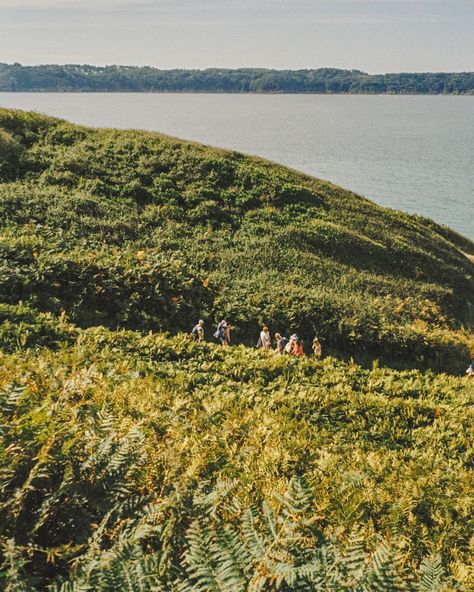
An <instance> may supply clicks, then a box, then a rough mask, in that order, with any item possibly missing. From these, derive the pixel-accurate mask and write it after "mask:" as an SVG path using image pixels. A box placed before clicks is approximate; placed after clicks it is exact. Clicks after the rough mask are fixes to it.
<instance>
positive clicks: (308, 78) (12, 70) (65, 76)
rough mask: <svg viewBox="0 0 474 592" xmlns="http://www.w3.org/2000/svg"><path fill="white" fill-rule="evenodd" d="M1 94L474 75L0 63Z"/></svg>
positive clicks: (458, 81)
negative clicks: (160, 68)
mask: <svg viewBox="0 0 474 592" xmlns="http://www.w3.org/2000/svg"><path fill="white" fill-rule="evenodd" d="M0 91H10V92H16V91H18V92H27V91H31V92H42V91H44V92H47V91H48V92H101V91H102V92H224V93H225V92H227V93H323V94H324V93H328V94H332V93H353V94H473V93H474V73H473V72H459V73H438V72H432V73H430V72H427V73H409V72H407V73H394V74H367V73H365V72H361V71H360V70H340V69H337V68H319V69H306V70H270V69H265V68H239V69H234V70H231V69H225V68H209V69H206V70H159V69H157V68H153V67H149V66H142V67H139V66H104V67H99V66H88V65H78V64H66V65H41V66H22V65H21V64H1V63H0Z"/></svg>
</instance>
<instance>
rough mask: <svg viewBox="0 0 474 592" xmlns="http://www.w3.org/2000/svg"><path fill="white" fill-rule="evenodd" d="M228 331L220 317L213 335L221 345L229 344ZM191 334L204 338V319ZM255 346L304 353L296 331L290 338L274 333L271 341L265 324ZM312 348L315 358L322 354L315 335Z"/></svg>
mask: <svg viewBox="0 0 474 592" xmlns="http://www.w3.org/2000/svg"><path fill="white" fill-rule="evenodd" d="M230 332H231V326H230V324H229V323H228V322H227V320H226V319H222V320H221V321H220V322H219V323H218V325H217V329H216V331H215V333H214V337H215V339H217V340H218V341H219V342H220V343H221V345H222V346H224V347H228V346H229V345H230ZM192 335H193V337H194V339H195V340H196V341H204V340H205V334H204V321H203V320H202V319H201V320H199V322H198V323H197V324H196V325H195V326H194V328H193V330H192ZM257 348H259V349H264V350H266V351H274V352H275V353H278V354H288V355H290V356H296V357H301V356H304V355H305V352H304V348H303V340H302V339H301V338H300V337H298V335H297V334H296V333H294V334H293V335H291V336H290V338H287V337H285V336H283V335H281V334H280V333H275V336H274V341H272V337H271V335H270V330H269V328H268V327H266V326H265V327H262V330H261V331H260V336H259V338H258V341H257ZM312 350H313V354H314V355H315V356H316V358H318V359H319V358H320V357H321V354H322V348H321V343H320V341H319V339H318V338H317V337H315V338H314V339H313V344H312Z"/></svg>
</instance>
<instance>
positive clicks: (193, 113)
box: [0, 93, 474, 239]
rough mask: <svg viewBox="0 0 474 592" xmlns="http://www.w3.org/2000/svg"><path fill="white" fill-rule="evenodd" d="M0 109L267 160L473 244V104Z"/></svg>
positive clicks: (168, 103) (78, 99)
mask: <svg viewBox="0 0 474 592" xmlns="http://www.w3.org/2000/svg"><path fill="white" fill-rule="evenodd" d="M0 106H3V107H17V108H20V109H29V110H35V111H39V112H43V113H48V114H50V115H56V116H59V117H64V118H66V119H68V120H70V121H73V122H77V123H82V124H86V125H92V126H110V127H120V128H141V129H147V130H158V131H162V132H164V133H167V134H170V135H173V136H177V137H181V138H187V139H192V140H197V141H200V142H204V143H207V144H211V145H214V146H221V147H224V148H231V149H235V150H241V151H243V152H247V153H250V154H256V155H259V156H264V157H266V158H269V159H271V160H275V161H278V162H281V163H284V164H287V165H289V166H291V167H293V168H296V169H299V170H301V171H304V172H306V173H309V174H311V175H314V176H317V177H321V178H323V179H328V180H330V181H333V182H334V183H337V184H339V185H342V186H343V187H346V188H348V189H351V190H353V191H356V192H357V193H361V194H363V195H365V196H367V197H369V198H371V199H373V200H374V201H375V202H377V203H379V204H381V205H384V206H388V207H391V208H396V209H399V210H404V211H407V212H412V213H417V214H421V215H424V216H427V217H429V218H432V219H434V220H436V221H437V222H440V223H442V224H446V225H448V226H451V227H452V228H454V229H456V230H457V231H459V232H461V233H463V234H464V235H466V236H468V237H470V238H471V239H474V97H455V96H356V95H226V94H135V93H132V94H124V93H98V94H66V93H64V94H63V93H0Z"/></svg>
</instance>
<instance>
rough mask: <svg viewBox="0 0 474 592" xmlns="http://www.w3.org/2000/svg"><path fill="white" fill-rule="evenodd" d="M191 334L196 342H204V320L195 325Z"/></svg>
mask: <svg viewBox="0 0 474 592" xmlns="http://www.w3.org/2000/svg"><path fill="white" fill-rule="evenodd" d="M191 334H192V336H193V337H194V339H195V340H196V341H204V321H203V320H202V319H200V320H199V322H198V324H197V325H195V327H194V328H193V330H192V331H191Z"/></svg>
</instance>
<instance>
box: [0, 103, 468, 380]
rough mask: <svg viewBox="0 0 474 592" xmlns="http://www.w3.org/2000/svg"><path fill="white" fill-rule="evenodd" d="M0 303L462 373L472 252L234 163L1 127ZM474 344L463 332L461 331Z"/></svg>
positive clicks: (51, 122)
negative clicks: (268, 339) (299, 343)
mask: <svg viewBox="0 0 474 592" xmlns="http://www.w3.org/2000/svg"><path fill="white" fill-rule="evenodd" d="M0 130H1V131H0V176H1V180H2V183H1V184H0V219H1V221H2V222H1V231H0V232H1V235H0V302H1V301H3V302H5V303H8V304H17V303H18V302H23V303H24V304H28V305H29V306H31V307H33V308H34V309H36V310H38V311H42V312H46V311H50V312H52V313H54V314H56V315H57V314H60V313H61V312H62V311H64V312H65V313H66V314H67V316H68V318H69V319H70V320H71V321H72V322H74V323H76V324H77V325H79V326H80V327H89V326H93V325H105V326H107V327H109V328H114V329H115V328H118V327H124V328H129V329H138V330H141V331H148V330H160V329H166V330H170V331H172V332H175V331H178V330H184V331H189V330H190V328H191V327H192V325H193V324H194V323H195V322H196V320H197V319H198V318H201V317H202V318H204V319H205V320H206V323H207V326H208V330H209V329H210V325H211V323H213V322H215V321H216V320H217V319H218V318H219V317H221V316H224V315H225V316H227V317H228V318H229V320H230V321H231V322H232V324H233V325H234V326H235V332H234V337H235V339H236V340H237V341H243V342H245V343H249V344H253V343H254V342H255V341H256V334H257V332H258V327H259V325H260V324H261V323H262V322H265V323H268V324H269V325H270V327H271V330H272V331H277V330H280V331H284V332H285V333H288V332H292V331H297V332H298V333H300V334H301V335H302V336H303V337H304V338H305V339H306V340H309V339H312V337H313V335H314V334H317V335H318V336H320V338H321V339H322V341H323V346H324V348H325V351H326V352H333V353H336V354H337V355H340V356H347V357H349V356H352V357H353V358H354V359H356V360H359V361H362V362H366V361H367V360H371V359H374V358H378V359H381V360H382V361H383V362H384V363H388V364H390V365H392V366H394V367H408V366H412V367H431V368H434V369H437V370H445V371H450V372H459V371H462V370H463V369H464V367H465V365H466V363H467V362H468V360H469V357H470V354H469V348H470V347H471V348H472V343H471V345H470V343H469V337H468V335H469V333H468V332H469V330H471V329H472V326H473V323H474V308H473V301H474V290H473V287H474V282H473V278H472V272H473V269H474V266H473V264H472V261H470V260H469V259H468V258H467V257H465V256H464V255H463V253H462V252H461V251H463V252H466V253H470V254H473V253H474V245H473V244H472V243H471V242H470V241H468V240H467V239H464V238H462V237H461V236H459V235H456V234H455V233H454V232H452V231H450V230H449V229H447V228H442V227H439V226H437V225H435V224H434V223H433V222H430V221H428V220H425V219H422V218H419V217H415V216H409V215H406V214H402V213H400V212H396V211H391V210H387V209H384V208H381V207H378V206H376V205H374V204H372V203H371V202H369V201H368V200H366V199H364V198H362V197H360V196H357V195H355V194H353V193H350V192H349V191H345V190H343V189H340V188H338V187H336V186H334V185H331V184H329V183H326V182H324V181H320V180H317V179H314V178H310V177H307V176H305V175H302V174H300V173H298V172H296V171H292V170H289V169H287V168H285V167H282V166H278V165H276V164H274V163H270V162H267V161H264V160H261V159H257V158H252V157H248V156H244V155H242V154H239V153H235V152H226V151H223V150H216V149H212V148H208V147H205V146H202V145H198V144H193V143H189V142H183V141H180V140H175V139H173V138H169V137H165V136H161V135H159V134H152V133H145V132H136V131H114V130H94V129H86V128H82V127H77V126H73V125H71V124H68V123H66V122H64V121H60V120H57V119H52V118H48V117H43V116H39V115H35V114H31V113H22V112H18V111H9V110H0ZM463 328H465V329H466V331H467V332H466V331H463Z"/></svg>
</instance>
